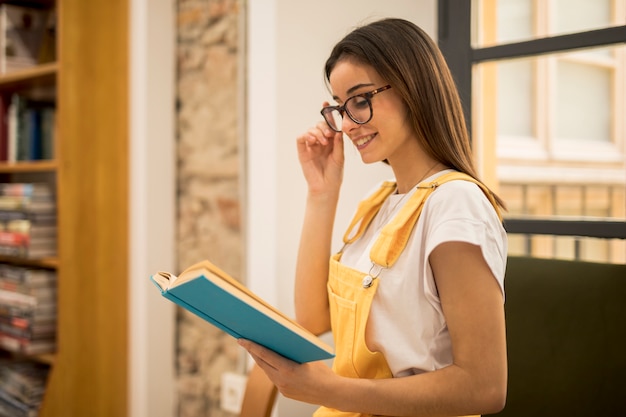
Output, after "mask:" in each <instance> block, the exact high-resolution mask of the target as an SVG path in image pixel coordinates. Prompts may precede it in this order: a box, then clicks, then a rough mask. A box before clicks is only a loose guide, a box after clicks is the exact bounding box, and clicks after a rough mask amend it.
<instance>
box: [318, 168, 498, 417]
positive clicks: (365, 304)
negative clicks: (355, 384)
mask: <svg viewBox="0 0 626 417" xmlns="http://www.w3.org/2000/svg"><path fill="white" fill-rule="evenodd" d="M452 180H465V181H471V182H474V183H476V184H477V185H479V186H480V187H481V188H482V189H483V191H484V193H485V194H486V195H487V197H488V198H489V200H490V201H491V203H492V205H493V206H494V207H495V208H496V211H498V207H497V204H496V202H495V199H494V198H493V196H492V194H491V193H490V192H489V191H488V190H487V189H486V188H485V187H484V186H483V185H482V184H481V183H479V182H478V181H476V180H474V179H473V178H472V177H470V176H469V175H466V174H463V173H459V172H452V173H448V174H443V175H441V176H440V177H439V178H437V179H436V180H435V181H432V182H429V183H421V184H418V186H417V190H416V191H415V193H414V194H413V195H412V196H411V197H410V198H409V200H407V202H406V203H405V204H404V206H403V207H401V208H400V211H399V212H398V214H396V215H395V216H394V218H393V219H392V220H391V221H390V222H389V223H387V224H386V225H385V226H384V227H383V229H382V230H381V232H380V234H379V236H378V238H377V240H376V242H375V243H374V246H373V247H372V250H371V252H370V259H371V260H372V269H371V270H370V271H369V273H364V272H362V271H357V270H355V269H352V268H349V267H347V266H345V265H342V264H341V263H340V260H341V254H342V252H341V251H340V252H338V253H337V254H335V255H333V256H332V257H331V260H330V271H329V277H328V298H329V304H330V318H331V326H332V332H333V338H334V343H335V355H336V356H335V360H334V362H333V371H334V372H335V373H336V374H338V375H341V376H345V377H350V378H367V379H372V378H392V377H393V375H392V373H391V370H390V369H389V365H387V361H386V360H385V357H384V355H383V354H382V353H381V352H372V351H370V350H369V349H368V347H367V345H366V343H365V327H366V325H367V321H368V317H369V312H370V306H371V305H372V300H373V298H374V294H376V290H377V289H378V285H379V281H380V280H378V279H376V278H377V277H378V275H379V274H380V271H381V270H382V269H384V268H390V267H391V266H392V265H393V264H394V262H395V261H396V260H397V259H398V257H399V256H400V254H401V253H402V251H403V250H404V247H405V246H406V243H407V241H408V239H409V237H410V235H411V231H412V230H413V227H414V226H415V224H416V223H417V219H418V217H419V215H420V213H421V211H422V208H423V206H424V202H425V201H426V198H427V197H428V196H429V195H430V194H431V193H432V192H433V191H434V190H435V189H436V188H437V187H438V186H439V185H441V184H443V183H445V182H448V181H452ZM395 189H396V184H395V183H394V182H384V183H383V184H382V185H381V187H380V188H379V189H378V190H377V191H376V192H375V193H374V194H372V195H371V196H370V197H369V198H367V199H365V200H363V201H362V202H361V203H360V204H359V206H358V208H357V212H356V214H355V216H354V218H353V220H352V222H351V223H350V226H349V227H348V230H347V231H346V233H345V235H344V237H343V241H344V243H345V244H349V243H351V242H354V241H355V240H356V239H358V238H359V237H360V236H361V235H362V234H363V233H364V232H365V230H366V229H367V226H368V225H369V224H370V222H371V221H372V219H373V218H374V217H375V216H376V214H377V213H378V211H379V210H380V208H381V206H382V204H383V202H384V201H385V199H386V198H387V197H388V196H389V195H390V194H391V193H392V192H394V191H395ZM498 215H500V213H499V211H498ZM357 224H358V229H357V231H356V233H355V234H354V235H352V236H350V234H351V233H352V230H353V229H354V228H355V226H357ZM314 416H315V417H365V416H366V415H364V414H359V413H350V412H342V411H338V410H334V409H330V408H326V407H320V408H319V409H318V410H317V411H316V412H315V414H314Z"/></svg>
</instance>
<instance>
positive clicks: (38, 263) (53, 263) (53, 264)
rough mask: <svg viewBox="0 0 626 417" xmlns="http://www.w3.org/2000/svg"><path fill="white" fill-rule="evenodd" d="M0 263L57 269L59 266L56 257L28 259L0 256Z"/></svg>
mask: <svg viewBox="0 0 626 417" xmlns="http://www.w3.org/2000/svg"><path fill="white" fill-rule="evenodd" d="M0 263H7V264H13V265H21V266H35V267H40V268H47V269H57V268H58V267H59V260H58V259H57V258H56V257H48V258H39V259H28V258H19V257H15V256H0Z"/></svg>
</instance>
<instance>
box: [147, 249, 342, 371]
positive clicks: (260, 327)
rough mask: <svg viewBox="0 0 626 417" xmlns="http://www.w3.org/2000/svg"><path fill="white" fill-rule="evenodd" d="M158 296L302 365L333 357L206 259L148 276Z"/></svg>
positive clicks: (318, 341) (311, 336) (328, 349)
mask: <svg viewBox="0 0 626 417" xmlns="http://www.w3.org/2000/svg"><path fill="white" fill-rule="evenodd" d="M150 279H151V280H152V282H153V283H154V284H155V285H156V286H157V287H158V288H159V290H160V291H161V294H162V295H163V296H164V297H165V298H167V299H169V300H170V301H172V302H174V303H176V304H178V305H179V306H181V307H183V308H185V309H186V310H188V311H190V312H191V313H193V314H195V315H197V316H198V317H200V318H202V319H204V320H206V321H207V322H209V323H211V324H212V325H214V326H216V327H218V328H219V329H221V330H223V331H225V332H226V333H228V334H230V335H231V336H233V337H235V338H244V339H248V340H251V341H253V342H255V343H258V344H260V345H263V346H265V347H267V348H269V349H271V350H273V351H274V352H277V353H279V354H281V355H282V356H284V357H286V358H289V359H291V360H293V361H296V362H299V363H303V362H311V361H316V360H322V359H329V358H332V357H333V356H334V353H333V349H332V347H331V346H329V345H328V344H326V343H325V342H324V341H323V340H321V339H320V338H318V337H317V336H315V335H314V334H312V333H311V332H309V331H308V330H306V329H304V328H303V327H302V326H300V325H299V324H298V323H296V322H295V321H294V320H292V319H291V318H289V317H288V316H286V315H285V314H284V313H282V312H281V311H279V310H278V309H276V308H274V307H273V306H271V305H270V304H269V303H267V302H266V301H264V300H262V299H261V298H260V297H259V296H257V295H256V294H254V293H253V292H252V291H250V290H249V289H248V288H246V287H245V286H244V285H243V284H241V283H239V282H238V281H237V280H235V279H234V278H232V277H231V276H230V275H228V274H227V273H226V272H224V271H222V270H221V269H219V268H218V267H217V266H215V265H214V264H213V263H211V262H210V261H208V260H205V261H202V262H199V263H197V264H194V265H192V266H190V267H188V268H187V269H185V270H184V271H183V272H182V273H181V274H180V275H178V276H176V275H173V274H171V273H169V272H157V273H155V274H154V275H151V276H150Z"/></svg>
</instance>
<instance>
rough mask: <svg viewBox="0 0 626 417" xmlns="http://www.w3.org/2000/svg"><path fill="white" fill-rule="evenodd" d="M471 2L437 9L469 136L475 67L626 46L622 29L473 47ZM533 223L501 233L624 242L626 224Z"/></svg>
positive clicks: (454, 0) (512, 223) (448, 2)
mask: <svg viewBox="0 0 626 417" xmlns="http://www.w3.org/2000/svg"><path fill="white" fill-rule="evenodd" d="M472 3H473V2H472V1H469V0H439V2H438V5H437V7H438V30H437V32H438V33H437V35H438V44H439V47H440V49H441V51H442V53H443V55H444V56H445V58H446V60H447V62H448V66H449V67H450V71H451V72H452V75H453V77H454V79H455V82H456V84H457V88H458V90H459V95H460V97H461V103H462V108H463V111H464V113H465V120H466V123H467V127H468V131H469V132H472V108H471V103H472V77H473V74H472V70H473V67H474V65H477V64H480V63H484V62H489V61H498V60H503V59H513V58H522V57H532V56H540V55H546V54H553V53H558V52H567V51H573V50H577V49H582V48H592V47H602V46H611V45H618V44H623V43H626V25H621V26H611V27H607V28H603V29H594V30H589V31H583V32H576V33H568V34H563V35H554V36H546V37H542V38H538V39H532V40H525V41H520V42H511V43H506V44H499V45H494V46H486V47H476V48H475V47H473V46H472V36H471V35H472V33H471V32H472V13H473V12H475V10H473V8H472ZM470 134H471V133H470ZM537 222H538V220H534V219H515V220H513V219H510V220H508V221H507V220H505V228H506V229H507V232H509V233H521V234H534V233H537V232H538V231H541V230H543V231H549V234H554V235H570V234H571V233H572V232H571V231H572V230H576V233H577V234H578V235H579V236H586V237H588V236H592V237H601V238H615V237H617V238H620V239H626V222H622V221H617V222H616V221H613V220H611V221H605V220H580V221H579V220H565V219H541V220H540V227H537ZM609 231H611V232H610V233H609ZM615 234H617V236H615Z"/></svg>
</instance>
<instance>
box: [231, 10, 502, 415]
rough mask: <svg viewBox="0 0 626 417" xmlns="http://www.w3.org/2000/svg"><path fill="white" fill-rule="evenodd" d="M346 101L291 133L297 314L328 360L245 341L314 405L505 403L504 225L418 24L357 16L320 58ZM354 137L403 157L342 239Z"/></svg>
mask: <svg viewBox="0 0 626 417" xmlns="http://www.w3.org/2000/svg"><path fill="white" fill-rule="evenodd" d="M325 75H326V79H327V82H328V84H329V88H330V90H331V91H332V95H333V99H334V100H335V101H336V102H337V105H330V104H329V103H324V104H323V109H322V115H323V117H324V119H325V120H324V121H323V122H320V123H318V124H317V125H316V126H315V127H313V128H311V129H309V130H308V131H307V132H305V133H304V134H302V135H301V136H299V137H298V138H297V148H298V156H299V160H300V164H301V166H302V170H303V173H304V176H305V178H306V181H307V184H308V194H307V204H306V213H305V220H304V226H303V229H302V235H301V242H300V249H299V255H298V263H297V271H296V294H295V301H296V316H297V319H298V321H299V322H300V323H301V324H302V325H303V326H304V327H306V328H308V329H309V330H311V331H312V332H313V333H316V334H321V333H324V332H326V331H328V330H331V329H332V332H333V337H334V341H335V350H336V355H337V356H336V358H335V360H334V363H333V369H332V370H331V369H329V368H328V367H327V366H326V365H325V364H324V363H323V362H314V363H308V364H297V363H293V362H291V361H289V360H287V359H285V358H283V357H281V356H279V355H277V354H276V353H274V352H271V351H269V350H267V349H265V348H263V347H261V346H258V345H255V344H253V343H251V342H249V341H244V340H242V341H240V343H241V345H242V346H244V347H245V348H246V349H247V350H248V351H249V352H250V354H251V355H252V356H253V358H254V359H255V361H256V362H257V364H258V365H259V366H260V367H262V368H263V370H264V371H265V372H266V373H267V375H268V376H269V377H270V379H271V380H272V381H273V382H274V383H275V384H276V386H277V387H278V389H279V390H280V392H281V393H282V394H283V395H285V396H287V397H290V398H293V399H296V400H300V401H305V402H309V403H313V404H319V405H321V407H320V408H319V409H318V411H317V412H316V414H315V415H316V416H319V417H321V416H360V415H388V416H460V415H471V414H482V413H493V412H497V411H499V410H501V409H502V408H503V406H504V402H505V397H506V385H507V363H506V343H505V320H504V305H503V304H504V283H503V280H504V271H505V267H506V253H507V241H506V233H505V231H504V229H503V227H502V223H501V219H500V214H499V213H500V209H501V208H502V202H501V201H500V200H499V199H498V197H496V196H495V195H494V194H493V193H492V192H491V191H490V190H489V189H487V188H486V187H485V186H484V185H483V184H482V183H481V182H480V181H479V180H478V179H477V175H476V171H475V168H474V166H473V163H472V160H471V150H470V146H469V140H468V134H467V131H466V127H465V121H464V118H463V113H462V110H461V106H460V101H459V97H458V93H457V91H456V88H455V86H454V82H453V80H452V77H451V75H450V73H449V70H448V68H447V65H446V63H445V61H444V59H443V57H442V55H441V53H440V51H439V50H438V48H437V46H436V44H434V43H433V41H432V40H431V39H430V38H429V37H428V35H427V34H426V33H424V32H423V31H422V30H421V29H420V28H418V27H416V26H415V25H414V24H412V23H410V22H408V21H405V20H401V19H384V20H380V21H377V22H373V23H370V24H368V25H365V26H362V27H360V28H357V29H356V30H354V31H353V32H351V33H350V34H348V35H347V36H346V37H345V38H344V39H343V40H341V41H340V42H339V43H338V44H337V45H336V46H335V48H334V49H333V51H332V53H331V55H330V57H329V58H328V61H327V62H326V67H325ZM344 135H345V137H347V138H348V139H349V140H350V141H351V142H352V145H353V146H355V147H356V149H357V150H358V152H359V153H360V155H361V158H362V160H363V162H364V163H366V164H370V163H374V162H380V161H383V162H385V163H388V164H389V165H390V166H391V168H392V170H393V173H394V176H395V180H394V181H393V182H383V183H382V184H380V186H377V187H376V188H375V191H374V192H373V193H372V194H371V195H370V196H368V197H367V198H366V199H364V200H363V201H362V202H361V203H360V204H359V206H358V208H357V210H356V214H355V218H354V220H353V222H352V224H351V225H350V226H349V227H348V230H347V232H346V235H345V237H344V242H345V245H344V247H343V248H342V250H341V251H340V252H339V253H337V254H334V255H332V256H331V253H330V252H331V236H332V231H333V225H334V219H335V210H336V208H337V202H338V198H339V191H340V188H341V184H342V177H343V165H344V147H343V138H344Z"/></svg>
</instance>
